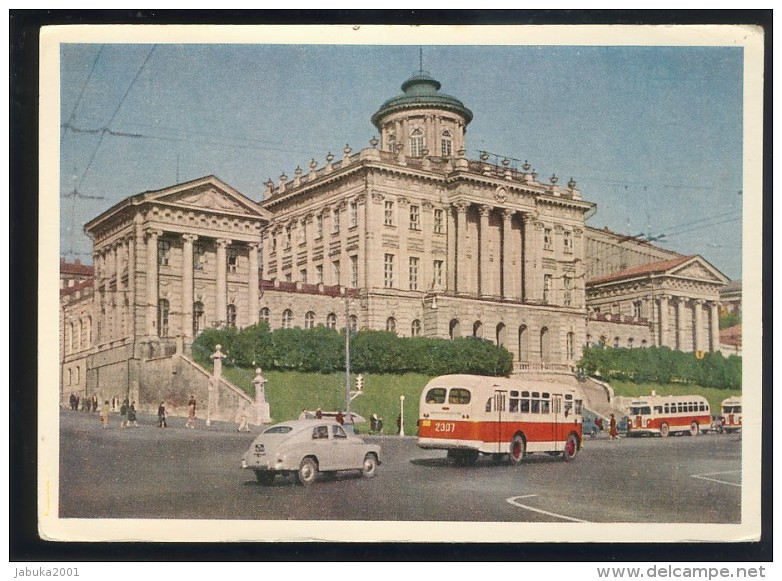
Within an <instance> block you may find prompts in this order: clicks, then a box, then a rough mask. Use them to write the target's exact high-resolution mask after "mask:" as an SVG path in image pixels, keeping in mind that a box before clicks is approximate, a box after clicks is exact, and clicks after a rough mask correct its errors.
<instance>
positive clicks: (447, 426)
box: [434, 422, 456, 432]
mask: <svg viewBox="0 0 782 581" xmlns="http://www.w3.org/2000/svg"><path fill="white" fill-rule="evenodd" d="M434 431H435V432H454V431H456V424H454V423H453V422H436V423H435V425H434Z"/></svg>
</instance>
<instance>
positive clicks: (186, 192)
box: [147, 176, 270, 219]
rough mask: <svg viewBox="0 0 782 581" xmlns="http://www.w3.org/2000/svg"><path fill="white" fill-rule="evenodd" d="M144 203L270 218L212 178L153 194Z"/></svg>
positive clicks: (257, 207) (256, 206)
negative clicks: (152, 202)
mask: <svg viewBox="0 0 782 581" xmlns="http://www.w3.org/2000/svg"><path fill="white" fill-rule="evenodd" d="M147 200H148V201H154V202H157V203H161V204H165V205H167V206H174V207H178V208H182V209H186V210H199V211H201V212H215V213H220V214H232V215H240V216H260V217H263V218H266V219H269V218H270V215H269V213H268V211H267V210H264V209H263V208H262V207H261V206H260V204H258V203H257V202H254V201H253V200H251V199H250V198H248V197H247V196H244V195H243V194H241V193H239V192H238V191H236V190H234V189H233V188H231V187H230V186H229V185H227V184H225V183H223V182H221V181H220V180H218V179H217V178H215V177H214V176H210V177H207V178H202V179H200V180H196V181H194V182H189V183H186V184H180V185H179V186H175V187H173V188H168V189H166V190H161V191H158V192H154V193H152V195H150V196H149V197H147Z"/></svg>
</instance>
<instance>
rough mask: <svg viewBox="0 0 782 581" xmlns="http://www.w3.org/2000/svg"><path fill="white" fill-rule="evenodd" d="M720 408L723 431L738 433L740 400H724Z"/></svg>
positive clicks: (731, 398) (737, 398) (738, 398)
mask: <svg viewBox="0 0 782 581" xmlns="http://www.w3.org/2000/svg"><path fill="white" fill-rule="evenodd" d="M720 407H721V410H720V417H721V421H722V429H723V431H725V432H738V431H739V430H740V429H741V398H740V397H729V398H728V399H724V400H722V405H721V406H720Z"/></svg>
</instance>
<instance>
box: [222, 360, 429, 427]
mask: <svg viewBox="0 0 782 581" xmlns="http://www.w3.org/2000/svg"><path fill="white" fill-rule="evenodd" d="M263 375H264V377H266V379H267V380H268V381H267V383H266V400H267V401H268V402H269V408H270V410H271V416H272V420H273V421H275V422H279V421H283V420H289V419H293V418H296V417H298V415H299V413H300V412H301V410H302V408H305V409H307V410H315V409H317V408H318V407H320V408H321V409H322V410H324V411H337V410H343V411H344V410H345V374H344V373H331V374H320V373H299V372H295V371H268V372H267V371H264V372H263ZM225 376H226V378H227V379H228V380H229V381H231V382H233V383H234V384H235V385H237V386H239V387H241V388H242V389H244V390H246V391H247V392H248V393H250V394H251V395H252V394H253V393H254V391H253V389H252V387H250V386H251V385H252V379H253V377H254V373H253V372H252V371H251V370H249V369H239V368H236V367H234V368H231V369H226V370H225ZM429 379H430V378H429V377H428V376H426V375H420V374H417V373H405V374H402V375H372V374H364V390H363V392H362V394H361V395H359V396H358V397H357V398H355V399H354V400H353V401H352V402H351V403H350V409H351V411H353V412H355V413H357V414H359V415H362V416H364V417H365V418H366V419H367V423H366V424H360V425H357V426H356V428H357V429H358V430H359V431H360V432H363V433H366V432H368V431H369V418H370V416H371V415H372V414H377V415H378V417H381V418H383V432H384V433H385V434H392V433H396V431H397V428H396V419H397V417H398V416H399V412H400V400H399V396H401V395H404V396H405V404H404V405H405V434H407V435H414V434H415V433H416V423H417V421H418V400H419V398H420V397H421V391H422V390H423V388H424V386H425V385H426V383H427V382H428V381H429ZM355 385H356V375H355V374H351V389H353V388H355Z"/></svg>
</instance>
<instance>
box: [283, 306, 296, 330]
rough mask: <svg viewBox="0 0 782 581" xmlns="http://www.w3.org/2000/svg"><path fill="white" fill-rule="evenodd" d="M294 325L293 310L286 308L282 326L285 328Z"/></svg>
mask: <svg viewBox="0 0 782 581" xmlns="http://www.w3.org/2000/svg"><path fill="white" fill-rule="evenodd" d="M292 325H293V311H291V310H290V309H285V310H284V311H283V312H282V328H283V329H290V328H291V326H292Z"/></svg>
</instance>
